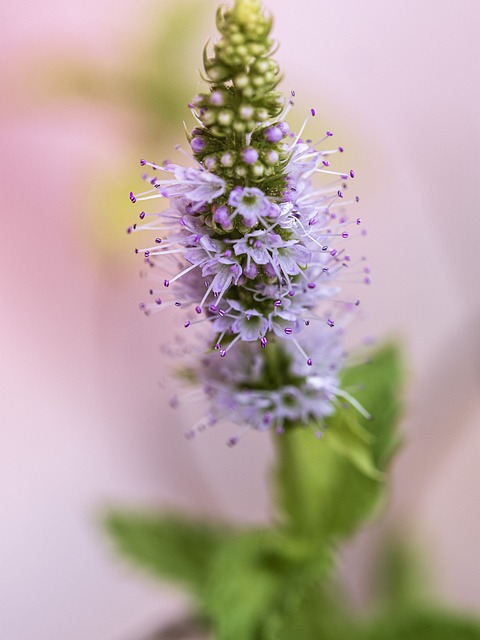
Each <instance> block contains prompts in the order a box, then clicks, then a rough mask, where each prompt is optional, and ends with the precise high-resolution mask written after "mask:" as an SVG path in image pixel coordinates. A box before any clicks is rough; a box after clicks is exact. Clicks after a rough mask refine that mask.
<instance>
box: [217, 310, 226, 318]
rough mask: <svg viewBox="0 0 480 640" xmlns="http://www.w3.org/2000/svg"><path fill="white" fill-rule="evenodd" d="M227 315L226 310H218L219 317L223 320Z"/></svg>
mask: <svg viewBox="0 0 480 640" xmlns="http://www.w3.org/2000/svg"><path fill="white" fill-rule="evenodd" d="M225 313H226V311H225V309H219V310H218V315H219V316H220V317H221V318H223V317H224V316H225Z"/></svg>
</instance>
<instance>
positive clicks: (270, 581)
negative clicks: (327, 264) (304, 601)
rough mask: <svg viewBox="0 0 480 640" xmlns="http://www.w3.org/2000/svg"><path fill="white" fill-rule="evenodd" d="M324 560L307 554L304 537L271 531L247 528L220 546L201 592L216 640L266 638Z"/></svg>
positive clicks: (319, 572) (309, 550)
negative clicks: (247, 529)
mask: <svg viewBox="0 0 480 640" xmlns="http://www.w3.org/2000/svg"><path fill="white" fill-rule="evenodd" d="M328 567H329V562H328V560H327V558H326V557H325V556H323V557H322V556H319V555H318V554H317V555H313V554H312V547H311V546H310V545H308V544H306V543H305V541H301V540H295V539H293V538H289V537H287V536H285V535H283V534H280V533H278V532H276V531H275V530H268V529H265V530H259V531H248V532H245V533H241V534H238V535H236V536H234V537H232V538H231V539H230V540H229V541H228V543H226V544H225V545H223V547H222V548H221V549H220V550H219V553H218V554H217V556H216V558H215V562H214V564H213V566H212V573H211V577H210V582H209V584H207V588H206V591H205V607H206V609H205V611H206V613H207V615H208V616H209V617H210V618H211V619H212V620H213V622H214V630H215V637H216V638H217V640H232V639H235V640H253V639H257V640H260V639H264V638H265V639H266V638H267V637H269V638H270V637H272V638H273V636H271V635H268V630H271V629H272V628H274V629H276V630H278V629H281V628H283V626H284V625H285V624H286V619H285V616H287V615H290V614H291V609H292V602H296V601H297V600H299V599H301V597H302V595H303V594H304V592H305V591H306V589H307V587H308V586H309V585H310V584H311V582H312V580H313V579H314V577H316V578H317V579H318V578H319V576H321V575H322V574H325V572H326V571H327V568H328Z"/></svg>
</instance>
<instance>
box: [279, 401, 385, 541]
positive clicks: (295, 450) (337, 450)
mask: <svg viewBox="0 0 480 640" xmlns="http://www.w3.org/2000/svg"><path fill="white" fill-rule="evenodd" d="M350 419H351V418H350V417H347V416H346V415H343V414H342V413H338V414H337V417H336V418H335V421H332V422H331V426H330V429H331V432H332V433H333V430H334V429H336V428H338V430H339V432H340V431H342V432H345V433H348V427H347V426H346V425H345V422H347V421H349V420H350ZM330 435H331V433H327V434H326V435H325V437H324V438H323V439H322V440H317V439H316V438H315V437H314V436H313V434H312V432H311V431H310V430H308V429H295V428H294V429H290V430H288V431H286V432H285V433H284V434H283V435H282V436H280V437H279V438H278V440H277V442H278V446H279V451H280V454H279V464H278V467H277V473H276V478H277V488H278V490H279V491H278V498H279V502H280V506H281V508H282V511H283V512H284V513H285V514H286V516H287V521H286V526H287V528H288V529H289V530H293V532H294V533H296V534H299V535H302V536H307V537H309V538H313V539H316V540H318V541H319V542H320V543H322V544H324V545H330V544H331V541H332V538H334V537H339V536H345V535H348V534H350V533H352V532H353V531H354V529H355V528H356V526H357V525H358V523H359V522H361V520H363V519H364V518H365V516H366V515H368V513H369V512H370V511H371V509H372V508H373V506H374V505H375V503H376V501H377V499H378V497H379V496H380V494H381V491H382V489H383V483H382V482H381V481H380V479H379V477H378V474H377V472H376V470H375V467H374V466H373V464H372V462H371V458H370V457H369V449H368V445H366V444H365V443H362V442H361V441H360V440H357V441H355V440H353V438H352V442H350V451H345V448H346V447H347V442H346V441H345V442H343V441H342V439H341V436H340V435H339V434H338V435H337V436H336V437H335V438H333V439H331V438H330V437H329V436H330Z"/></svg>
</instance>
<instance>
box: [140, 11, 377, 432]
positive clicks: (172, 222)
mask: <svg viewBox="0 0 480 640" xmlns="http://www.w3.org/2000/svg"><path fill="white" fill-rule="evenodd" d="M217 26H218V29H219V31H220V34H221V38H220V40H219V41H218V42H216V43H215V44H214V45H213V55H212V56H211V57H209V55H208V53H207V48H206V49H205V51H204V67H205V79H206V81H207V83H208V85H209V86H208V91H206V92H205V93H201V94H199V95H197V96H196V97H195V98H194V99H193V100H192V102H191V103H190V104H189V108H190V110H191V112H192V115H193V117H194V119H195V120H196V125H195V126H194V128H193V129H192V131H191V132H190V133H188V134H187V139H188V141H189V144H190V149H189V151H183V153H184V155H187V156H188V157H189V158H190V160H191V162H190V165H191V166H183V165H182V164H175V163H172V162H165V163H162V164H158V163H153V162H147V161H146V160H142V161H141V162H140V164H141V165H142V166H143V167H145V168H147V170H148V173H145V174H144V175H143V178H144V180H145V181H146V182H147V183H148V189H147V190H146V191H144V192H142V193H139V194H133V193H130V199H131V201H132V202H134V203H135V202H137V201H138V202H140V201H150V200H154V199H157V198H163V199H166V200H168V201H169V206H168V207H167V208H166V209H164V210H162V211H156V212H145V211H142V212H141V213H140V219H141V223H138V224H134V225H132V226H131V227H129V229H128V231H129V232H130V233H136V232H138V231H141V230H142V231H147V232H149V233H155V238H154V241H152V242H151V243H150V244H151V246H148V247H146V248H143V249H142V248H139V249H136V251H137V252H138V253H141V254H143V255H144V259H145V265H146V271H147V272H148V273H147V275H148V277H149V278H151V279H152V280H153V283H154V284H153V285H152V287H151V289H150V295H151V300H150V301H149V302H144V303H142V304H141V305H140V306H141V309H142V310H143V311H144V312H145V313H147V314H150V313H152V312H153V311H154V310H158V309H165V308H169V307H173V308H175V309H178V310H179V312H180V313H182V323H183V326H184V327H185V328H189V327H192V326H195V325H199V324H203V326H204V328H206V327H208V329H207V330H206V332H207V334H208V331H210V333H209V334H208V335H207V341H208V343H209V345H210V353H209V355H208V357H206V358H205V359H203V360H202V361H201V365H200V364H199V363H198V362H196V363H194V364H193V365H192V367H191V375H190V376H189V377H190V378H191V377H192V376H193V377H194V378H195V379H196V380H197V381H198V382H199V383H204V384H205V389H206V391H207V395H208V397H209V399H210V401H211V407H212V409H211V412H210V415H211V416H214V420H213V421H214V422H218V421H219V420H220V419H221V417H222V415H223V414H225V413H227V414H228V413H231V412H232V411H233V409H232V406H233V405H231V403H230V404H229V402H228V398H229V397H230V398H231V399H233V400H232V402H233V401H235V403H234V404H235V414H236V417H237V418H238V420H239V421H240V422H242V423H244V424H246V425H247V427H246V428H247V429H248V428H255V429H260V430H262V429H264V428H266V427H267V426H269V425H275V427H276V428H278V429H280V430H282V429H284V428H286V426H288V425H291V424H294V423H302V422H313V423H316V424H318V425H320V427H319V429H320V430H321V425H322V421H323V418H324V417H325V416H327V415H329V413H331V412H332V411H333V409H334V407H335V403H336V402H337V399H338V398H343V399H344V400H347V401H348V402H350V404H352V405H353V406H355V407H356V408H357V409H358V410H359V411H361V407H360V406H357V403H356V401H355V399H354V398H351V397H350V396H349V395H348V394H347V393H346V392H345V391H344V390H342V389H340V388H339V387H338V374H337V372H338V369H339V367H340V366H341V365H342V363H343V362H344V358H345V355H344V353H343V350H342V349H341V348H340V347H339V344H340V341H341V336H342V334H343V331H344V329H345V327H346V325H347V323H348V322H350V320H351V319H352V317H353V316H354V314H355V312H356V309H357V306H358V303H359V302H358V300H356V299H353V300H349V299H348V297H347V299H344V296H343V295H342V293H341V289H342V283H343V281H345V280H347V281H352V279H353V280H354V281H355V280H358V281H361V280H362V279H363V282H364V284H369V282H370V275H369V270H368V268H367V267H365V265H364V262H363V260H364V259H363V258H362V259H361V260H353V259H352V258H351V256H350V253H349V251H347V243H348V242H349V240H350V239H351V238H352V237H354V236H355V235H357V233H358V231H357V230H359V227H360V225H361V220H360V218H354V219H352V220H350V219H349V217H348V215H347V212H346V205H349V204H351V203H356V202H358V198H355V197H354V198H346V197H345V196H346V195H347V187H348V183H349V182H350V181H351V180H352V179H353V178H354V173H353V171H352V170H350V171H348V172H343V171H337V170H335V169H334V167H332V166H331V160H332V158H333V157H334V156H335V155H336V154H341V153H342V152H343V148H342V147H333V148H332V147H330V148H327V149H324V148H323V147H324V146H325V143H326V142H327V141H330V139H331V138H332V135H333V134H332V133H331V132H329V131H327V132H326V133H325V135H324V136H323V137H322V138H321V139H320V140H319V141H318V142H316V143H312V141H311V140H303V138H302V136H303V132H304V129H305V127H306V125H307V122H308V120H309V119H310V118H312V117H315V115H316V114H315V110H314V109H312V110H311V113H310V115H309V116H308V118H307V119H306V120H305V123H304V124H303V126H302V127H301V129H300V131H299V132H298V134H295V133H293V132H291V131H290V128H289V126H288V124H287V123H286V121H285V117H286V114H287V113H288V111H289V109H290V108H291V107H292V105H293V96H294V92H292V96H291V97H290V98H289V99H288V100H286V99H285V98H284V96H283V95H281V94H280V93H279V92H278V91H277V89H276V87H277V84H278V82H279V80H280V72H279V68H278V65H277V63H276V62H275V61H274V60H273V59H272V57H271V55H272V49H273V41H272V40H271V39H270V31H271V26H272V20H271V18H270V17H269V16H268V15H266V14H265V13H264V12H263V10H262V7H261V4H260V2H259V1H258V0H237V1H236V2H235V3H234V5H233V7H231V8H221V9H220V10H219V11H218V13H217ZM178 150H180V149H178ZM180 151H181V150H180ZM362 233H363V232H362ZM359 274H361V275H359ZM233 350H235V353H236V355H235V358H234V360H233V361H232V362H231V361H230V360H231V358H229V357H228V358H227V356H228V355H229V353H230V352H232V351H233ZM272 354H277V355H276V356H275V357H276V360H275V362H276V363H277V365H278V363H280V365H279V366H280V367H281V371H282V376H279V375H277V374H276V373H275V371H274V367H273V368H272V366H271V364H268V363H269V362H271V359H272ZM294 354H295V355H294ZM218 356H220V358H223V359H224V360H218ZM212 360H215V361H216V363H217V364H216V365H212V364H209V363H211V362H212ZM250 361H251V362H255V363H257V365H255V366H257V368H258V370H259V371H263V373H262V374H261V375H259V376H253V378H252V380H253V379H254V382H252V384H250V383H248V375H250V374H248V375H247V374H246V373H245V372H249V371H251V366H253V365H252V364H251V362H250ZM219 362H220V363H221V364H219ZM249 362H250V364H249ZM299 362H301V363H303V364H302V366H303V367H307V369H308V373H306V372H303V373H301V374H298V375H297V374H296V373H294V371H296V370H297V369H298V363H299ZM209 367H210V369H209ZM203 369H205V371H204V372H203V373H202V371H203ZM207 369H208V370H207ZM242 371H243V373H242ZM209 372H210V373H209ZM218 372H222V373H221V375H220V377H219V378H218V377H216V376H217V373H218ZM227 374H228V375H227ZM252 375H253V374H252ZM239 380H240V381H241V384H239V386H238V385H237V383H238V381H239ZM272 380H275V381H276V382H275V385H273V386H272ZM234 383H235V384H234ZM235 385H237V386H235ZM252 385H253V386H252ZM248 398H250V399H251V401H250V402H249V401H248ZM287 405H288V406H290V405H291V406H297V405H298V407H299V408H298V411H296V412H295V411H293V412H292V411H290V409H289V408H288V407H287ZM274 406H275V407H277V409H275V410H273V408H272V407H274ZM222 407H223V408H222ZM265 407H270V408H269V409H268V410H267V409H265V410H264V408H265ZM281 407H283V409H282V410H281ZM302 407H303V408H302ZM282 411H283V413H282ZM266 416H271V417H270V418H268V417H266ZM200 424H204V422H202V421H200Z"/></svg>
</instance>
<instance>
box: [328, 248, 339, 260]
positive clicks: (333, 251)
mask: <svg viewBox="0 0 480 640" xmlns="http://www.w3.org/2000/svg"><path fill="white" fill-rule="evenodd" d="M337 253H338V251H337V250H336V249H332V250H331V251H330V255H331V256H332V257H333V258H334V257H335V256H336V255H337Z"/></svg>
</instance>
